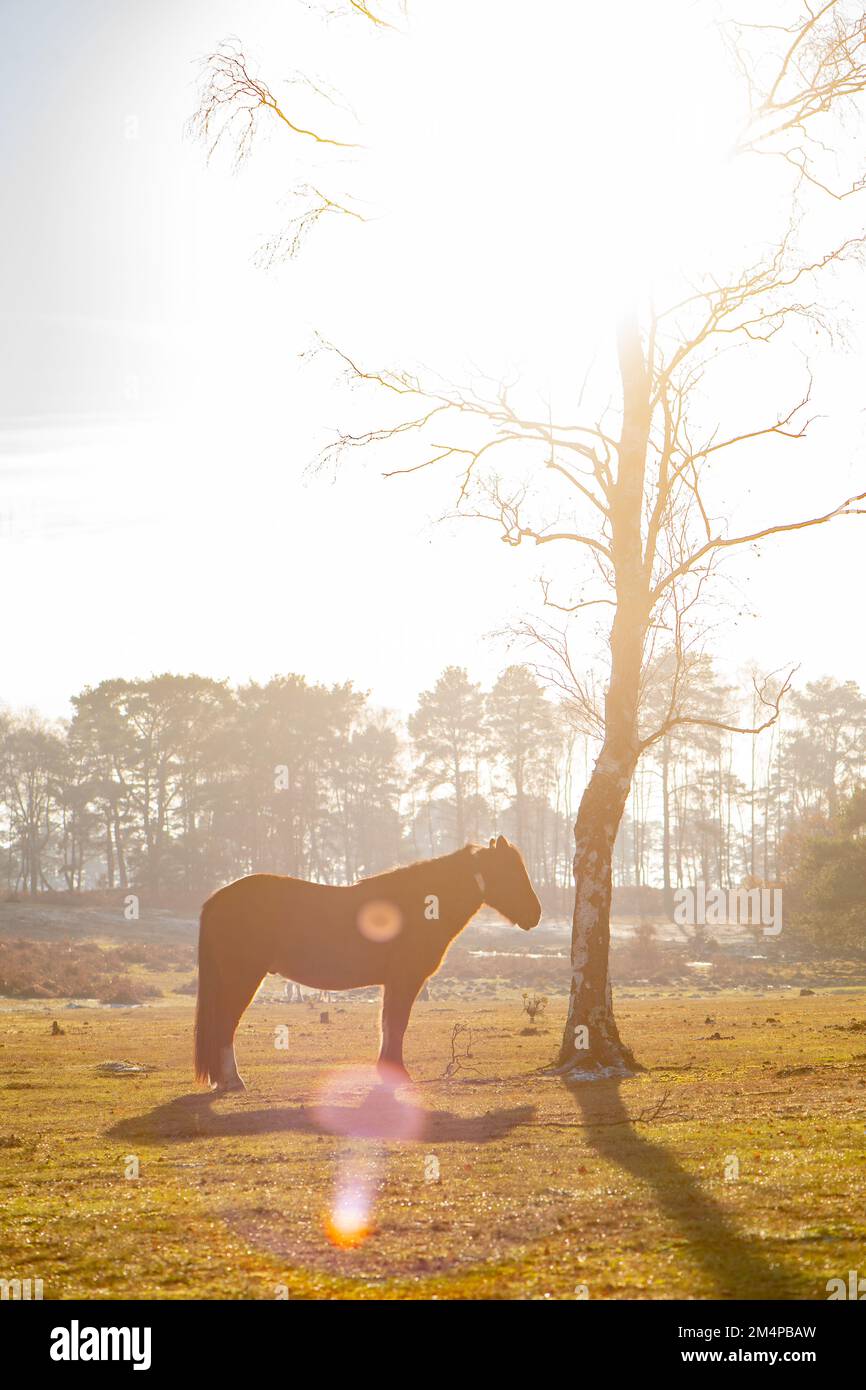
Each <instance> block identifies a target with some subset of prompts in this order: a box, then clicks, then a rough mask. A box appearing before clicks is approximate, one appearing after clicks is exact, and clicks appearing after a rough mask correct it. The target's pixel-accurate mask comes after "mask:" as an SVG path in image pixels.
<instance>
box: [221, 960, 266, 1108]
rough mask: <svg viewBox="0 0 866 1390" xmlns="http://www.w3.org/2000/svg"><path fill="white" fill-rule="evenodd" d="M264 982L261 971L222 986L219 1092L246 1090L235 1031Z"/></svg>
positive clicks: (243, 975) (239, 976)
mask: <svg viewBox="0 0 866 1390" xmlns="http://www.w3.org/2000/svg"><path fill="white" fill-rule="evenodd" d="M263 979H264V972H263V971H262V972H259V971H246V972H244V973H242V974H238V975H236V976H235V977H234V978H233V979H231V980H229V981H224V982H223V1018H222V1030H221V1037H220V1039H219V1044H220V1048H219V1066H220V1075H219V1080H218V1082H217V1087H218V1089H219V1090H220V1091H243V1090H245V1089H246V1088H245V1086H244V1082H243V1079H242V1077H241V1075H240V1072H239V1071H238V1064H237V1061H236V1059H235V1030H236V1029H237V1026H238V1024H239V1023H240V1020H241V1017H242V1015H243V1013H244V1011H245V1010H246V1008H247V1006H248V1004H249V1003H250V1001H251V999H252V998H253V996H254V994H255V992H256V990H257V989H258V987H259V985H260V984H261V982H262V980H263Z"/></svg>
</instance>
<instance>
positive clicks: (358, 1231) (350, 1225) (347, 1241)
mask: <svg viewBox="0 0 866 1390" xmlns="http://www.w3.org/2000/svg"><path fill="white" fill-rule="evenodd" d="M371 1229H372V1227H371V1221H370V1212H369V1209H368V1206H367V1203H366V1202H365V1201H364V1199H363V1198H362V1197H359V1196H358V1195H356V1194H354V1193H349V1194H347V1195H345V1196H342V1197H338V1198H337V1201H336V1202H335V1204H334V1208H333V1211H330V1212H329V1213H328V1214H327V1216H326V1218H325V1234H326V1235H327V1237H328V1240H329V1241H330V1242H331V1244H332V1245H336V1246H338V1247H339V1248H340V1249H341V1250H353V1249H354V1248H355V1247H356V1246H358V1245H360V1244H361V1243H362V1242H363V1241H364V1240H366V1238H367V1236H368V1235H369V1234H370V1231H371Z"/></svg>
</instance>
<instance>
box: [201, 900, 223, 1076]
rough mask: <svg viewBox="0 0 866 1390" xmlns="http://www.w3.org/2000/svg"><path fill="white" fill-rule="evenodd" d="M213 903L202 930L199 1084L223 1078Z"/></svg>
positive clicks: (203, 914) (204, 912) (204, 916)
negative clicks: (212, 914)
mask: <svg viewBox="0 0 866 1390" xmlns="http://www.w3.org/2000/svg"><path fill="white" fill-rule="evenodd" d="M209 907H210V904H209V903H205V905H204V907H203V908H202V910H201V917H200V919H199V928H198V996H197V998H196V1006H195V1074H196V1078H197V1079H198V1080H199V1081H210V1082H214V1081H217V1080H218V1079H219V1074H220V1072H219V1064H220V1019H221V1005H220V976H219V966H218V964H217V960H216V954H215V951H214V939H213V931H212V925H213V924H212V922H211V921H210V920H209V914H208V908H209Z"/></svg>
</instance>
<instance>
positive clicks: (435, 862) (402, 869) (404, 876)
mask: <svg viewBox="0 0 866 1390" xmlns="http://www.w3.org/2000/svg"><path fill="white" fill-rule="evenodd" d="M481 848H482V846H481V845H472V844H469V845H464V846H463V848H462V849H455V850H452V851H451V853H450V854H437V855H435V856H434V857H433V858H432V859H416V860H415V862H414V863H413V864H396V865H395V866H394V868H393V869H383V870H382V871H381V873H378V874H368V875H367V876H366V877H365V878H359V879H358V880H357V883H356V886H358V885H360V884H369V883H380V882H381V881H382V880H383V879H388V881H389V882H393V881H394V880H395V879H396V881H397V883H398V884H402V883H407V882H411V880H412V879H413V878H416V877H419V878H420V877H421V875H422V874H424V873H425V872H426V871H427V870H429V869H431V868H433V867H438V866H439V865H440V864H445V863H447V862H448V860H449V859H452V860H457V859H461V858H463V856H465V855H467V854H468V853H469V852H470V851H471V850H478V849H481Z"/></svg>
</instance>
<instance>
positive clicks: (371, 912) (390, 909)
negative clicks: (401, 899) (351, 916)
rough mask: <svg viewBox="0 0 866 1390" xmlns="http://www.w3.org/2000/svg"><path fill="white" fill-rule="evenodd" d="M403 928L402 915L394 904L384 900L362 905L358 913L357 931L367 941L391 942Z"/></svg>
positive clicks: (380, 899)
mask: <svg viewBox="0 0 866 1390" xmlns="http://www.w3.org/2000/svg"><path fill="white" fill-rule="evenodd" d="M402 928H403V914H402V913H401V911H400V909H399V907H397V905H396V903H391V902H388V901H387V899H385V898H377V899H375V900H374V901H373V902H369V903H364V906H363V907H362V908H361V910H360V912H359V913H358V931H359V932H360V933H361V935H362V936H364V937H366V939H367V940H368V941H375V942H377V943H382V942H384V941H393V940H394V937H395V936H398V935H399V933H400V931H401V930H402Z"/></svg>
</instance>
